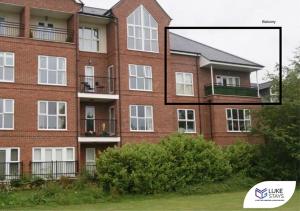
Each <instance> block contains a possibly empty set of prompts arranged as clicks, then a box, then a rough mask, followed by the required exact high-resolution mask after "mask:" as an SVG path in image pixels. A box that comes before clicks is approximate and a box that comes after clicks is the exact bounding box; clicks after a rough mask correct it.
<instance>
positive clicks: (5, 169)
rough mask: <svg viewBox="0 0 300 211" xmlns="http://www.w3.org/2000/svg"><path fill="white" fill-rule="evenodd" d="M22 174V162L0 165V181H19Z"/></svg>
mask: <svg viewBox="0 0 300 211" xmlns="http://www.w3.org/2000/svg"><path fill="white" fill-rule="evenodd" d="M22 173H23V163H22V162H6V163H0V181H5V180H14V179H20V178H21V177H22Z"/></svg>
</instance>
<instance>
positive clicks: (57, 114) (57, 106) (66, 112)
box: [37, 100, 68, 131]
mask: <svg viewBox="0 0 300 211" xmlns="http://www.w3.org/2000/svg"><path fill="white" fill-rule="evenodd" d="M51 102H52V103H56V112H57V113H56V115H55V116H56V117H57V120H56V124H57V125H56V127H58V119H59V117H61V116H64V117H65V118H66V128H65V129H43V128H40V118H39V117H40V115H42V116H47V128H49V125H48V117H49V114H48V113H49V111H48V104H49V103H51ZM40 103H46V104H47V106H46V113H45V114H41V113H40ZM60 103H64V104H65V114H64V115H63V114H59V104H60ZM37 106H38V121H37V122H38V125H37V127H38V130H39V131H67V130H68V103H67V102H64V101H45V100H39V101H38V105H37ZM50 116H54V115H50Z"/></svg>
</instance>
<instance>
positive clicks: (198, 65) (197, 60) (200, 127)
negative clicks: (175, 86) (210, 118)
mask: <svg viewBox="0 0 300 211" xmlns="http://www.w3.org/2000/svg"><path fill="white" fill-rule="evenodd" d="M196 70H197V85H198V89H197V92H198V104H199V103H200V83H199V71H200V54H197V56H196ZM198 111H199V112H198V118H199V132H200V135H201V133H202V122H201V105H198Z"/></svg>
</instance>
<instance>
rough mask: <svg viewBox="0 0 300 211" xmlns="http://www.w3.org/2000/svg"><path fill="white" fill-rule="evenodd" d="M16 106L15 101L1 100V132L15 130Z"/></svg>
mask: <svg viewBox="0 0 300 211" xmlns="http://www.w3.org/2000/svg"><path fill="white" fill-rule="evenodd" d="M14 104H15V101H14V100H11V99H1V98H0V130H13V129H14Z"/></svg>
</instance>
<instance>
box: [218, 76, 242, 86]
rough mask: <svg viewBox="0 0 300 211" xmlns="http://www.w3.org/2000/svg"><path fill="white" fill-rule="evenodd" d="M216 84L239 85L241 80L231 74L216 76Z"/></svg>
mask: <svg viewBox="0 0 300 211" xmlns="http://www.w3.org/2000/svg"><path fill="white" fill-rule="evenodd" d="M216 78H217V80H216V82H217V85H221V86H241V82H240V81H241V80H240V78H239V77H232V76H219V75H218V76H216Z"/></svg>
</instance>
